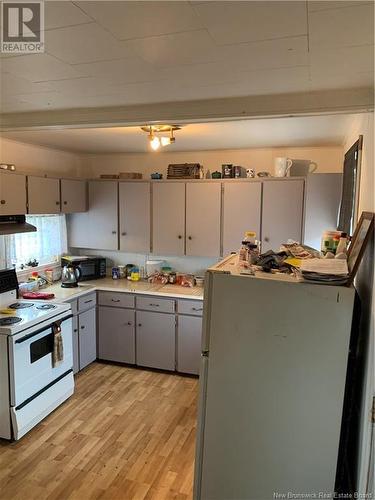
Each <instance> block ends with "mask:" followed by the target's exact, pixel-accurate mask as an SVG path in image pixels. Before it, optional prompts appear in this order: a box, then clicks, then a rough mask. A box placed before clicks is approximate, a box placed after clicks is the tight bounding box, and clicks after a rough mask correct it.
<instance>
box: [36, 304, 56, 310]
mask: <svg viewBox="0 0 375 500" xmlns="http://www.w3.org/2000/svg"><path fill="white" fill-rule="evenodd" d="M55 307H56V306H54V305H53V304H40V306H36V308H37V309H42V310H46V311H47V310H48V309H55Z"/></svg>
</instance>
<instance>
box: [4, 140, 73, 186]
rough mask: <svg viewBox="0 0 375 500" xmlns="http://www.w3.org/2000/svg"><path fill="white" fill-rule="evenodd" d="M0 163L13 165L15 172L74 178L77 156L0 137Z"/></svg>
mask: <svg viewBox="0 0 375 500" xmlns="http://www.w3.org/2000/svg"><path fill="white" fill-rule="evenodd" d="M0 162H3V163H13V164H14V165H15V166H16V168H17V170H21V171H22V172H27V173H29V172H31V173H35V174H42V175H43V174H48V175H51V176H53V175H56V176H60V175H61V176H66V177H76V176H77V175H78V172H79V169H80V166H81V159H80V157H79V155H77V154H73V153H67V152H64V151H59V150H57V149H51V148H46V147H44V146H36V145H33V144H26V143H23V142H17V141H13V140H11V139H5V138H4V137H0Z"/></svg>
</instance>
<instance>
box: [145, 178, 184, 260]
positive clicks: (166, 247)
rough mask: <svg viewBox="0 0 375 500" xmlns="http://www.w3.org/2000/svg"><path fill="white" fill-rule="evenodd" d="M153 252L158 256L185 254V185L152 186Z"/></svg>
mask: <svg viewBox="0 0 375 500" xmlns="http://www.w3.org/2000/svg"><path fill="white" fill-rule="evenodd" d="M152 217H153V218H152V221H153V224H152V226H153V231H152V234H153V237H152V239H153V244H152V252H153V253H154V254H157V255H184V253H185V184H184V183H183V182H170V183H169V182H168V183H164V182H163V183H161V184H157V183H153V184H152Z"/></svg>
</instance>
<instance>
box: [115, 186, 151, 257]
mask: <svg viewBox="0 0 375 500" xmlns="http://www.w3.org/2000/svg"><path fill="white" fill-rule="evenodd" d="M119 207H120V214H119V215H120V250H123V251H124V252H145V253H149V252H150V236H151V225H150V218H151V214H150V210H151V207H150V183H149V182H139V183H138V182H120V184H119Z"/></svg>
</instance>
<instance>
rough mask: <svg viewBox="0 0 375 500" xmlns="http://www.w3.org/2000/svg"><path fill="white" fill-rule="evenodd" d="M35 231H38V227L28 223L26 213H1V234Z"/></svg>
mask: <svg viewBox="0 0 375 500" xmlns="http://www.w3.org/2000/svg"><path fill="white" fill-rule="evenodd" d="M34 231H36V227H35V226H33V225H32V224H28V223H27V222H26V217H25V216H24V215H0V236H2V235H4V234H16V233H32V232H34Z"/></svg>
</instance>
